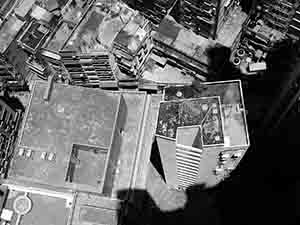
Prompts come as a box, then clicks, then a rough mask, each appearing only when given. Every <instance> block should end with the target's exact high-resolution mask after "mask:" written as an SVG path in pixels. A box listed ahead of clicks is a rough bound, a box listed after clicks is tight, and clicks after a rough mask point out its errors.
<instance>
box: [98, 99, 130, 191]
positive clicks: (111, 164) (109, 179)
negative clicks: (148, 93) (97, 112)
mask: <svg viewBox="0 0 300 225" xmlns="http://www.w3.org/2000/svg"><path fill="white" fill-rule="evenodd" d="M126 118H127V105H126V103H125V100H124V97H123V96H122V95H121V98H120V105H119V112H118V114H117V119H116V122H115V126H114V130H113V137H112V142H111V144H110V148H109V150H108V155H107V161H106V169H105V172H104V174H105V178H104V184H103V189H102V193H103V194H104V195H107V196H111V193H112V188H113V185H114V178H115V174H116V172H117V171H116V168H117V164H118V159H119V155H120V150H121V143H122V131H123V129H124V125H125V122H126Z"/></svg>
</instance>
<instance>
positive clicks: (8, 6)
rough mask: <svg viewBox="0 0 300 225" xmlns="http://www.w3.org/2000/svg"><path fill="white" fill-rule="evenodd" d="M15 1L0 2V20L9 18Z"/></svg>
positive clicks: (5, 0)
mask: <svg viewBox="0 0 300 225" xmlns="http://www.w3.org/2000/svg"><path fill="white" fill-rule="evenodd" d="M16 2H17V0H1V1H0V18H2V19H4V18H7V16H9V14H10V12H11V11H12V10H13V9H14V7H15V5H16Z"/></svg>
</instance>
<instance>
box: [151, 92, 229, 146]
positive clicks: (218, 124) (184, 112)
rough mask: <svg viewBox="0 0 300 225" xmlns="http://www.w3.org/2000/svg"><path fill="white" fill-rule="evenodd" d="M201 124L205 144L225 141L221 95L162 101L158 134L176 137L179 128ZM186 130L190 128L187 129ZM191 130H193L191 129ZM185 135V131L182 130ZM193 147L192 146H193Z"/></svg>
mask: <svg viewBox="0 0 300 225" xmlns="http://www.w3.org/2000/svg"><path fill="white" fill-rule="evenodd" d="M192 126H201V133H202V135H201V136H202V144H203V146H210V145H218V144H223V143H224V137H223V126H222V118H221V109H220V99H219V97H202V98H195V99H183V100H173V101H166V102H162V103H160V110H159V116H158V121H157V129H156V135H159V136H163V137H167V138H171V139H176V140H177V141H180V139H181V138H180V136H178V135H177V132H178V128H182V127H192ZM185 132H189V130H186V129H185ZM190 132H193V131H192V130H190ZM180 134H181V135H184V132H180ZM191 147H192V146H191Z"/></svg>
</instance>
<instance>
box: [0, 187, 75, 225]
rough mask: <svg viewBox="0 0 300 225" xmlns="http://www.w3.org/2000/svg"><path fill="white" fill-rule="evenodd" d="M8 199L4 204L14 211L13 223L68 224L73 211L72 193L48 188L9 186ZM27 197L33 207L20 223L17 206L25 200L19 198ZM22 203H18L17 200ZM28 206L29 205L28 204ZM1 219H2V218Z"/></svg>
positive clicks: (21, 224) (33, 224)
mask: <svg viewBox="0 0 300 225" xmlns="http://www.w3.org/2000/svg"><path fill="white" fill-rule="evenodd" d="M8 190H9V191H8V196H7V201H6V203H5V205H4V208H5V209H8V210H11V211H13V215H12V219H11V221H10V222H9V223H10V224H12V225H28V224H32V225H38V224H45V225H67V224H68V221H69V217H70V214H71V211H72V204H73V196H72V195H71V194H64V193H58V192H52V191H49V190H46V189H32V188H26V187H23V186H8ZM24 197H25V198H27V199H29V201H30V202H31V209H30V210H29V212H28V213H25V215H22V216H21V218H20V221H19V223H17V220H18V213H17V212H16V211H15V207H14V205H15V206H19V207H20V209H22V208H21V207H23V208H24V209H26V207H25V206H26V205H20V204H21V202H22V201H23V203H24V200H18V199H19V198H23V199H24ZM18 201H19V202H20V204H16V202H18ZM27 206H28V205H27ZM0 221H1V219H0Z"/></svg>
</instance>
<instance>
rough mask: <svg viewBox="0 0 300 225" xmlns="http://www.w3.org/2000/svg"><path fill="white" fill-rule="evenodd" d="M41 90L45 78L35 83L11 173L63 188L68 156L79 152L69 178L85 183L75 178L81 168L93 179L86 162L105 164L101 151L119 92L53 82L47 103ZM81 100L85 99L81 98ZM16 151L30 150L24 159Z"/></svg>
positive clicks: (108, 136) (114, 115)
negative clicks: (78, 164)
mask: <svg viewBox="0 0 300 225" xmlns="http://www.w3.org/2000/svg"><path fill="white" fill-rule="evenodd" d="M45 89H46V84H45V83H44V82H36V83H35V85H34V88H33V91H32V95H31V100H30V104H29V106H28V107H27V111H26V115H25V118H24V123H23V127H22V130H21V137H20V139H19V143H18V147H17V150H16V151H15V155H14V159H13V165H12V168H11V176H13V177H16V178H25V179H26V178H28V179H29V180H32V181H34V182H38V183H46V184H50V185H54V186H65V183H66V180H67V177H68V169H69V167H72V163H73V161H74V160H72V159H73V158H74V155H75V156H76V154H77V155H79V156H78V157H79V159H80V160H81V164H80V167H77V169H76V170H75V171H74V174H73V179H71V181H73V180H74V181H75V182H76V181H78V183H82V182H84V181H82V180H81V178H80V177H79V178H78V177H77V176H80V175H82V173H83V172H86V173H88V172H90V173H91V174H90V176H94V177H93V178H92V179H96V178H95V174H94V172H95V171H92V170H90V168H89V167H88V164H86V162H87V160H91V159H93V160H94V162H95V165H94V168H95V167H97V166H100V167H104V166H103V165H102V166H101V165H99V163H100V164H101V163H102V164H103V163H104V164H105V162H106V158H104V159H103V156H102V154H101V152H108V149H109V147H110V143H111V139H112V134H113V129H114V123H115V120H116V118H117V114H118V107H119V104H120V96H119V95H117V94H113V93H104V92H101V91H99V90H95V89H83V88H78V87H72V86H63V85H55V88H54V90H53V91H52V93H51V100H50V102H45V101H44V99H43V95H44V92H45ZM96 96H97V97H96ZM82 98H84V99H85V101H81V99H82ZM103 106H105V107H103ZM78 144H80V145H79V146H78ZM20 149H24V150H23V151H25V152H28V151H29V150H31V151H32V154H31V155H30V156H29V155H28V156H29V157H28V156H27V158H26V156H25V153H24V155H20V154H19V152H20V151H22V150H20ZM43 152H46V153H47V155H48V156H49V155H50V153H54V154H55V160H54V161H51V162H50V161H47V160H44V159H43V157H42V154H43ZM28 154H29V153H28ZM44 157H45V158H46V156H44ZM28 158H29V159H30V160H28ZM101 159H102V160H101ZM99 160H100V161H99ZM97 162H98V163H97ZM91 165H93V164H92V163H91ZM36 168H39V170H37V169H36ZM99 172H100V171H99ZM102 172H103V171H102ZM70 176H71V175H70ZM97 177H98V176H97ZM100 177H101V176H100ZM82 179H84V178H82ZM98 179H99V178H98ZM100 179H102V177H101V178H100ZM86 184H88V185H89V184H91V183H90V182H87V183H86ZM92 186H93V185H92ZM98 189H99V187H98Z"/></svg>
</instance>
